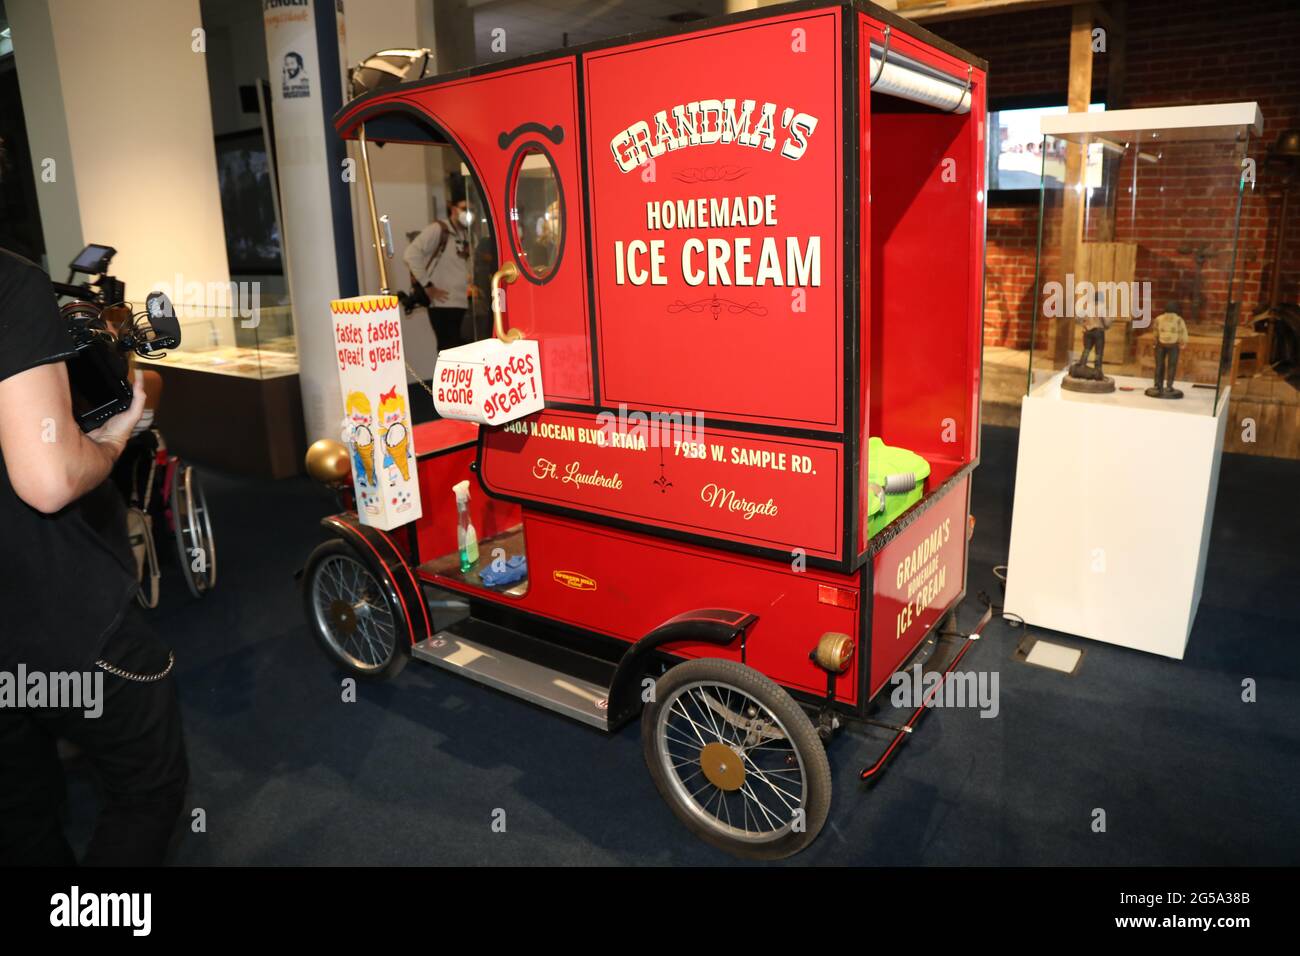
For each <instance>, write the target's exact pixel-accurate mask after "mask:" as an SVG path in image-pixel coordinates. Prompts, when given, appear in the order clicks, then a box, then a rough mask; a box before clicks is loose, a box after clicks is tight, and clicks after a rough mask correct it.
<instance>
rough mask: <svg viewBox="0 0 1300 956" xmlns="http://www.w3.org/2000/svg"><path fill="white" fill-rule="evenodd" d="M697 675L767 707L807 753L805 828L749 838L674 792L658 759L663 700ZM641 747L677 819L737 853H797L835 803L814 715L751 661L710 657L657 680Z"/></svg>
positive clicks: (776, 856) (758, 856)
mask: <svg viewBox="0 0 1300 956" xmlns="http://www.w3.org/2000/svg"><path fill="white" fill-rule="evenodd" d="M695 681H717V682H718V683H723V684H730V685H732V686H733V687H736V688H737V689H739V690H742V691H744V692H745V693H746V694H748V695H749V696H750V697H752V698H753V699H754V700H756V701H758V702H759V703H760V704H762V705H763V706H764V707H766V708H767V709H768V710H769V711H771V712H772V714H773V715H774V716H776V718H777V719H778V720H780V721H781V723H782V724H783V725H784V726H785V728H786V731H787V732H788V733H789V735H790V738H789V739H790V743H791V745H792V746H793V747H794V748H795V749H796V750H797V751H798V754H799V756H800V758H801V759H802V762H803V766H804V776H805V778H806V783H807V788H808V793H807V798H806V800H805V802H804V805H803V809H804V824H805V827H804V830H803V831H802V832H799V831H795V830H791V831H789V832H788V833H786V834H785V835H783V836H781V837H778V838H777V839H775V840H772V841H771V842H768V843H747V842H745V841H743V840H739V839H736V838H734V837H731V836H728V835H727V834H725V833H721V832H718V831H716V830H713V829H711V828H710V827H709V826H708V825H707V824H704V823H701V822H700V820H699V819H698V817H697V816H696V815H695V814H694V813H693V812H692V811H691V810H690V809H689V808H687V807H686V806H685V805H684V804H683V803H682V799H681V797H679V796H678V795H677V794H676V793H675V792H674V790H673V787H672V784H671V783H670V782H669V780H668V779H667V777H666V771H665V769H664V767H663V764H662V763H661V762H660V760H659V742H658V740H657V739H656V727H657V726H658V722H659V712H660V710H661V708H662V706H663V702H664V701H666V700H668V699H669V698H670V697H672V695H673V692H674V691H676V690H677V689H679V688H680V687H681V686H682V685H685V684H690V683H692V682H695ZM641 751H642V755H643V756H644V757H645V762H646V767H647V768H648V769H649V771H650V779H652V780H653V781H654V784H655V788H656V789H657V790H658V791H659V795H660V796H661V797H663V798H664V802H666V803H667V804H668V806H669V807H670V808H672V811H673V813H674V814H675V815H676V816H677V819H679V820H680V821H681V822H682V823H683V824H685V825H686V828H687V829H688V830H690V831H691V832H692V833H694V834H695V835H696V836H697V837H699V838H700V839H701V840H703V841H704V842H705V843H708V844H709V845H710V846H714V847H717V848H718V849H719V850H723V851H724V852H726V853H730V854H731V855H732V856H735V857H738V858H740V859H745V860H780V859H784V858H785V857H788V856H793V855H794V854H796V853H798V852H799V851H800V850H802V849H804V848H805V847H806V846H808V845H809V844H810V843H812V842H813V840H815V839H816V838H817V834H818V833H820V832H821V829H822V826H823V825H824V824H825V823H826V816H827V814H828V813H829V811H830V805H831V768H830V762H829V761H828V760H827V759H826V748H825V747H823V746H822V742H821V738H820V737H818V736H817V731H816V729H815V728H814V727H813V725H812V721H811V720H809V719H808V715H807V714H805V713H804V712H803V710H802V709H801V708H800V707H799V705H798V704H796V703H795V701H794V698H793V697H791V696H790V695H789V694H788V693H786V691H785V690H784V689H783V688H781V686H780V685H778V684H777V683H776V682H775V681H773V680H771V679H769V678H767V677H764V676H763V675H762V674H760V673H759V672H758V671H756V670H754V669H753V668H752V667H746V666H745V665H744V664H740V663H738V662H736V661H726V660H717V659H709V658H705V659H702V660H694V661H687V662H686V663H684V664H678V665H677V666H675V667H673V668H671V669H670V670H669V671H668V672H667V673H666V674H664V675H663V676H662V677H660V678H659V680H658V681H656V682H655V699H654V700H653V701H652V702H651V703H649V704H647V705H646V708H645V711H644V712H643V713H642V715H641Z"/></svg>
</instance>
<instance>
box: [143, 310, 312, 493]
mask: <svg viewBox="0 0 1300 956" xmlns="http://www.w3.org/2000/svg"><path fill="white" fill-rule="evenodd" d="M177 315H178V318H179V319H180V322H181V332H182V338H181V347H180V348H178V349H174V350H172V351H171V352H169V353H168V354H167V355H166V356H165V357H163V358H161V359H159V360H158V361H156V362H153V363H151V364H150V365H149V366H148V367H149V368H151V369H156V370H157V371H158V373H159V375H161V376H162V379H163V399H162V402H161V405H160V409H159V413H158V419H157V421H158V426H159V428H160V429H161V430H162V431H163V433H164V434H165V435H166V436H167V441H168V443H169V445H170V446H171V447H172V448H173V449H174V450H175V451H176V452H177V453H178V454H180V455H182V456H184V457H185V458H187V459H190V460H193V461H195V462H198V463H200V464H204V465H208V466H210V467H214V468H218V469H221V470H224V471H229V472H233V473H236V474H244V475H256V476H261V477H267V478H284V477H288V476H289V475H294V474H298V473H300V472H301V470H302V460H301V451H300V450H301V448H302V447H303V446H304V444H305V443H306V439H305V434H304V430H303V424H302V394H301V389H300V385H299V380H298V353H297V348H296V343H295V338H294V334H293V312H292V309H291V308H290V306H289V305H288V304H287V302H280V303H276V304H270V305H261V304H260V303H258V304H257V305H256V307H252V306H237V307H235V308H228V307H214V306H178V307H177Z"/></svg>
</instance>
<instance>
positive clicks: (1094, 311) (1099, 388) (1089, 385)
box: [1061, 290, 1115, 393]
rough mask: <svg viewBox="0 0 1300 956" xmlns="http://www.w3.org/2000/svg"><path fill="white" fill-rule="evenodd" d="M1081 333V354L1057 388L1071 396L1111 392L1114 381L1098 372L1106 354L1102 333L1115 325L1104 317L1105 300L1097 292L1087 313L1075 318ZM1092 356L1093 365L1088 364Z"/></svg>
mask: <svg viewBox="0 0 1300 956" xmlns="http://www.w3.org/2000/svg"><path fill="white" fill-rule="evenodd" d="M1074 321H1075V322H1077V323H1078V324H1079V325H1080V327H1082V329H1083V354H1081V355H1080V356H1079V360H1078V361H1077V362H1075V363H1074V364H1073V365H1071V366H1070V368H1069V370H1068V371H1067V372H1066V375H1065V378H1064V379H1063V380H1062V381H1061V388H1065V389H1069V390H1070V391H1072V392H1094V393H1101V392H1113V391H1115V380H1114V379H1113V378H1111V377H1110V376H1109V375H1107V374H1106V373H1105V372H1103V371H1102V370H1101V366H1102V362H1103V361H1104V358H1105V354H1106V330H1107V329H1109V328H1110V327H1111V324H1112V323H1113V322H1114V321H1115V320H1114V318H1112V317H1111V316H1110V315H1108V314H1107V308H1106V297H1105V294H1104V293H1103V292H1101V291H1100V290H1098V292H1097V295H1096V298H1095V299H1094V301H1093V306H1092V308H1091V309H1088V310H1086V313H1081V314H1079V315H1076V316H1075V319H1074ZM1089 352H1091V353H1092V354H1093V356H1094V364H1093V365H1089V364H1088V353H1089Z"/></svg>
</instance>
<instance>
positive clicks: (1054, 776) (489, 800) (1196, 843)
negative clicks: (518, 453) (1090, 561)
mask: <svg viewBox="0 0 1300 956" xmlns="http://www.w3.org/2000/svg"><path fill="white" fill-rule="evenodd" d="M1015 451H1016V432H1015V431H1012V430H1008V429H998V428H986V429H985V430H984V451H983V455H984V460H983V463H982V465H981V466H980V468H979V470H978V471H977V472H976V477H975V484H974V512H975V515H976V516H977V519H978V523H977V526H976V530H975V537H974V540H973V542H972V545H971V552H970V554H971V573H970V593H971V595H972V597H970V598H968V600H967V603H966V605H965V606H964V608H963V611H962V614H961V615H960V618H959V624H960V625H961V626H966V627H969V626H972V625H973V624H974V622H975V620H976V619H977V618H978V617H979V615H980V613H981V610H982V608H980V607H979V605H978V601H976V600H975V598H974V597H973V596H974V595H975V594H976V593H978V592H979V591H981V590H984V591H987V592H988V593H989V594H990V595H994V596H995V597H997V596H998V591H997V582H996V580H995V579H994V577H993V574H992V568H993V567H994V566H995V565H1000V564H1005V563H1006V549H1007V540H1008V535H1009V528H1010V519H1011V499H1012V485H1013V476H1014V468H1015ZM203 478H204V481H205V483H206V487H207V489H208V498H209V501H210V503H211V507H212V510H213V512H214V515H215V525H216V529H215V530H216V540H217V546H218V559H219V562H220V565H219V571H220V580H219V582H218V586H217V589H216V591H215V592H214V593H213V594H212V595H210V596H209V597H208V598H206V599H204V600H202V601H196V600H193V599H191V598H190V597H189V595H188V593H186V592H185V591H184V587H183V585H182V584H181V583H180V581H179V579H178V578H177V577H176V576H175V574H176V572H175V569H173V568H167V569H165V571H164V581H163V584H164V603H163V606H162V607H161V608H159V610H158V611H156V612H155V615H156V621H157V625H158V627H159V630H160V632H162V633H163V634H164V635H165V636H166V637H168V639H169V640H170V641H171V643H172V644H173V646H174V647H175V649H176V652H177V655H178V665H177V674H178V677H179V682H180V693H181V700H182V705H183V709H184V714H185V727H186V735H187V738H188V742H189V752H190V762H191V767H192V776H193V779H192V784H191V793H190V805H191V806H192V807H196V808H202V810H203V811H204V813H205V816H206V832H202V833H187V834H186V837H185V839H184V841H183V842H182V843H181V845H180V848H179V852H178V857H177V861H178V862H179V863H182V864H191V865H193V864H352V863H366V864H375V865H407V864H548V865H554V864H561V865H563V864H724V863H730V862H734V861H732V860H731V858H730V857H727V856H725V855H723V854H721V853H719V852H717V851H714V850H712V849H710V848H709V847H706V846H704V845H703V844H701V843H699V842H697V841H696V840H695V839H694V838H693V837H691V836H690V835H689V834H688V833H687V832H686V831H685V830H684V829H683V828H682V827H681V826H680V825H679V824H678V823H677V822H676V819H675V818H674V817H673V816H672V814H671V813H670V811H669V810H668V808H667V807H666V806H665V805H664V804H663V802H662V801H661V800H660V798H659V796H658V794H657V793H656V792H655V789H654V786H653V784H652V783H651V781H650V778H649V776H648V774H647V772H646V770H645V766H644V764H643V762H642V759H641V751H640V742H639V737H638V734H639V728H638V727H637V726H635V725H634V726H632V727H630V728H628V729H626V730H624V731H623V732H622V733H621V734H619V735H618V736H617V737H615V738H613V739H607V738H605V737H603V736H601V735H600V734H598V733H596V732H595V731H591V730H588V729H587V728H585V727H581V726H579V725H576V724H572V723H569V722H568V721H565V720H564V719H562V718H559V717H554V716H552V715H550V714H548V713H545V712H542V711H539V710H536V709H534V708H532V707H530V706H528V705H526V704H523V703H520V702H518V701H516V700H513V699H511V698H508V697H506V696H504V695H501V694H498V693H495V692H493V691H490V690H487V689H485V688H481V687H478V686H476V685H473V684H470V683H467V682H465V681H462V680H459V679H457V678H455V677H453V676H451V675H448V674H445V673H443V672H442V671H439V670H436V669H434V668H431V667H428V666H424V665H421V664H420V663H419V662H412V663H411V664H410V665H409V666H408V667H407V668H406V670H405V671H404V672H403V673H402V674H401V675H400V677H399V678H398V679H397V680H396V681H394V682H391V683H388V684H380V685H374V684H363V685H361V686H360V691H359V700H358V701H357V702H355V703H345V702H343V701H342V699H341V692H340V683H339V681H340V675H339V674H338V673H337V672H335V671H334V670H333V669H332V668H331V667H330V666H329V665H328V664H327V663H326V661H325V659H324V657H323V656H322V655H321V654H320V652H319V651H318V650H317V649H316V647H315V645H314V644H313V642H312V640H311V637H310V635H309V633H308V630H307V625H306V622H305V618H304V616H303V612H302V608H301V603H300V598H299V595H298V591H297V589H296V587H295V585H294V582H293V579H292V574H293V572H294V571H295V570H296V569H297V568H299V567H301V565H302V563H303V561H304V559H305V558H306V556H307V554H308V553H309V552H310V550H311V548H312V547H313V546H314V545H315V544H316V543H317V542H319V541H321V540H324V537H325V536H324V534H323V532H322V531H321V529H320V528H319V527H318V524H317V522H318V519H319V518H320V517H321V516H322V515H324V514H326V513H327V512H328V511H330V510H331V508H330V501H329V498H328V496H327V495H325V494H324V493H323V492H322V491H320V490H319V489H318V488H316V487H315V486H313V485H312V484H311V483H310V482H308V481H307V480H306V479H301V480H292V481H282V482H257V481H248V480H244V479H239V480H234V479H229V478H225V477H222V476H220V475H216V474H213V473H208V472H205V473H204V475H203ZM1298 489H1300V463H1297V462H1284V461H1276V460H1271V459H1260V458H1251V457H1244V456H1236V455H1226V456H1225V457H1224V462H1223V469H1222V476H1221V479H1220V486H1219V495H1218V507H1217V511H1216V515H1215V523H1214V532H1213V540H1212V543H1211V546H1210V551H1209V568H1208V571H1207V574H1206V581H1205V591H1204V596H1203V598H1202V602H1201V608H1200V612H1199V614H1198V616H1197V619H1196V626H1195V631H1194V632H1193V634H1192V638H1191V643H1190V646H1189V648H1188V654H1187V659H1186V660H1184V661H1182V662H1177V661H1170V660H1165V659H1163V658H1157V657H1152V656H1149V655H1146V654H1142V653H1138V652H1135V651H1128V650H1124V649H1121V648H1116V647H1110V646H1107V645H1103V644H1094V643H1090V642H1086V641H1081V640H1079V639H1077V638H1072V637H1065V636H1058V637H1059V640H1060V641H1061V642H1062V643H1065V644H1069V645H1071V646H1079V647H1086V648H1087V654H1086V657H1085V659H1084V662H1083V666H1082V669H1081V671H1080V672H1079V673H1078V674H1077V675H1076V676H1073V677H1068V676H1065V675H1061V674H1058V673H1055V672H1052V671H1047V670H1043V669H1041V668H1035V667H1029V666H1026V665H1024V664H1021V663H1017V662H1016V661H1015V660H1014V659H1013V657H1012V654H1013V651H1014V650H1015V648H1016V645H1017V644H1018V642H1019V641H1020V639H1021V637H1022V636H1023V631H1021V630H1017V629H1014V628H1012V627H1010V626H1008V625H1006V624H1004V623H1002V622H1001V621H995V622H994V623H993V624H991V625H990V626H989V627H988V628H987V630H986V631H985V639H984V640H982V641H981V642H979V643H978V644H977V645H976V646H974V647H973V648H972V649H971V651H970V652H969V653H968V654H967V655H966V657H965V659H964V661H963V664H962V669H964V670H965V669H969V670H976V671H997V672H998V673H999V675H1000V683H1001V712H1000V713H999V715H998V716H997V717H996V718H994V719H981V718H980V717H979V715H978V713H977V711H975V710H970V709H964V710H950V711H942V710H937V711H933V712H931V713H930V714H928V715H927V716H926V717H925V718H924V719H923V720H922V722H921V724H920V727H919V729H918V731H917V733H916V734H915V735H914V736H913V738H912V739H911V740H909V742H908V743H907V744H906V746H904V747H903V749H902V750H901V752H900V753H899V754H898V755H897V757H896V759H895V760H894V761H893V763H892V764H891V765H890V766H889V768H888V769H887V770H886V771H885V772H884V773H883V774H882V776H881V778H880V780H879V782H878V783H877V784H875V785H874V786H872V787H871V788H870V789H865V788H864V787H863V786H862V785H861V784H860V783H859V781H858V772H859V771H860V770H861V768H862V767H863V766H864V764H866V763H869V762H871V761H872V760H874V758H875V756H876V755H877V754H878V753H879V752H880V750H881V748H882V746H883V743H884V741H885V739H886V734H885V732H884V731H880V730H873V731H871V732H870V736H869V737H864V736H862V735H860V734H845V735H841V736H840V737H839V738H838V739H837V740H836V741H835V743H834V744H833V745H832V746H831V748H830V761H831V767H832V771H833V774H834V777H835V794H834V799H833V804H832V807H831V815H830V819H829V821H828V823H827V826H826V829H825V830H824V831H823V833H822V835H821V837H820V838H819V839H818V841H817V842H816V843H814V844H813V846H812V847H811V848H810V849H808V850H807V851H805V852H804V853H803V854H801V855H800V856H798V857H796V858H795V859H794V860H792V861H790V862H791V863H794V864H863V865H867V864H869V865H889V864H895V865H897V864H903V865H908V864H930V865H936V864H937V865H948V864H964V865H970V864H992V865H997V864H1021V865H1026V864H1027V865H1039V864H1077V865H1121V864H1122V865H1150V864H1293V865H1294V864H1296V863H1298V862H1300V823H1298V822H1297V821H1300V786H1297V784H1298V783H1300V677H1298V675H1300V667H1297V663H1298V658H1300V644H1298V642H1297V636H1298V635H1300V586H1297V580H1298V575H1297V572H1298V571H1300V547H1298V545H1297V543H1298V542H1300V507H1297V501H1296V495H1297V490H1298ZM1247 677H1250V678H1253V679H1255V681H1256V682H1257V683H1258V703H1253V704H1246V703H1243V702H1242V701H1241V683H1242V680H1243V679H1244V678H1247ZM73 769H74V771H77V772H75V773H73V774H72V780H71V787H70V791H71V801H70V816H71V819H72V820H73V824H72V833H73V835H74V838H75V839H76V840H77V841H78V842H83V841H84V840H85V838H86V836H87V833H88V826H89V820H90V817H91V815H92V813H93V798H92V793H91V788H90V786H89V784H88V782H87V780H86V779H85V776H84V773H83V772H81V771H78V770H77V765H75V764H74V767H73ZM1097 809H1101V810H1104V811H1105V815H1106V830H1105V832H1104V833H1097V832H1094V831H1093V829H1092V823H1093V819H1094V811H1095V810H1097ZM497 811H504V814H505V817H504V819H505V832H494V829H493V827H492V823H493V820H494V814H496V815H497V816H499V814H497Z"/></svg>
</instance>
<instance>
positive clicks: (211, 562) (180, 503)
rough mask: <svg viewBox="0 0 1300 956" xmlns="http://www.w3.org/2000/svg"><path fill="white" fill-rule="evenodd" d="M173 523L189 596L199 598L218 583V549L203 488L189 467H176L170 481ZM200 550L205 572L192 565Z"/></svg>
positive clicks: (191, 467)
mask: <svg viewBox="0 0 1300 956" xmlns="http://www.w3.org/2000/svg"><path fill="white" fill-rule="evenodd" d="M171 509H172V523H173V525H174V526H175V529H176V550H177V552H178V556H179V557H180V562H181V570H182V571H184V572H185V583H186V584H187V585H188V586H189V589H190V593H191V594H193V595H194V596H195V597H202V596H203V595H204V594H205V593H206V592H207V591H208V590H210V589H211V588H212V587H213V586H214V585H215V584H216V583H217V549H216V541H215V540H214V538H213V536H212V518H211V515H210V513H209V512H208V500H207V497H206V496H205V495H204V493H203V485H202V483H201V482H200V481H198V480H197V479H196V478H195V477H194V468H193V466H191V465H185V466H181V467H177V469H176V471H175V473H174V475H173V477H172V493H171ZM200 549H202V551H203V556H204V570H202V571H195V570H194V566H193V564H192V561H193V558H194V554H195V552H196V551H198V550H200Z"/></svg>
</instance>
